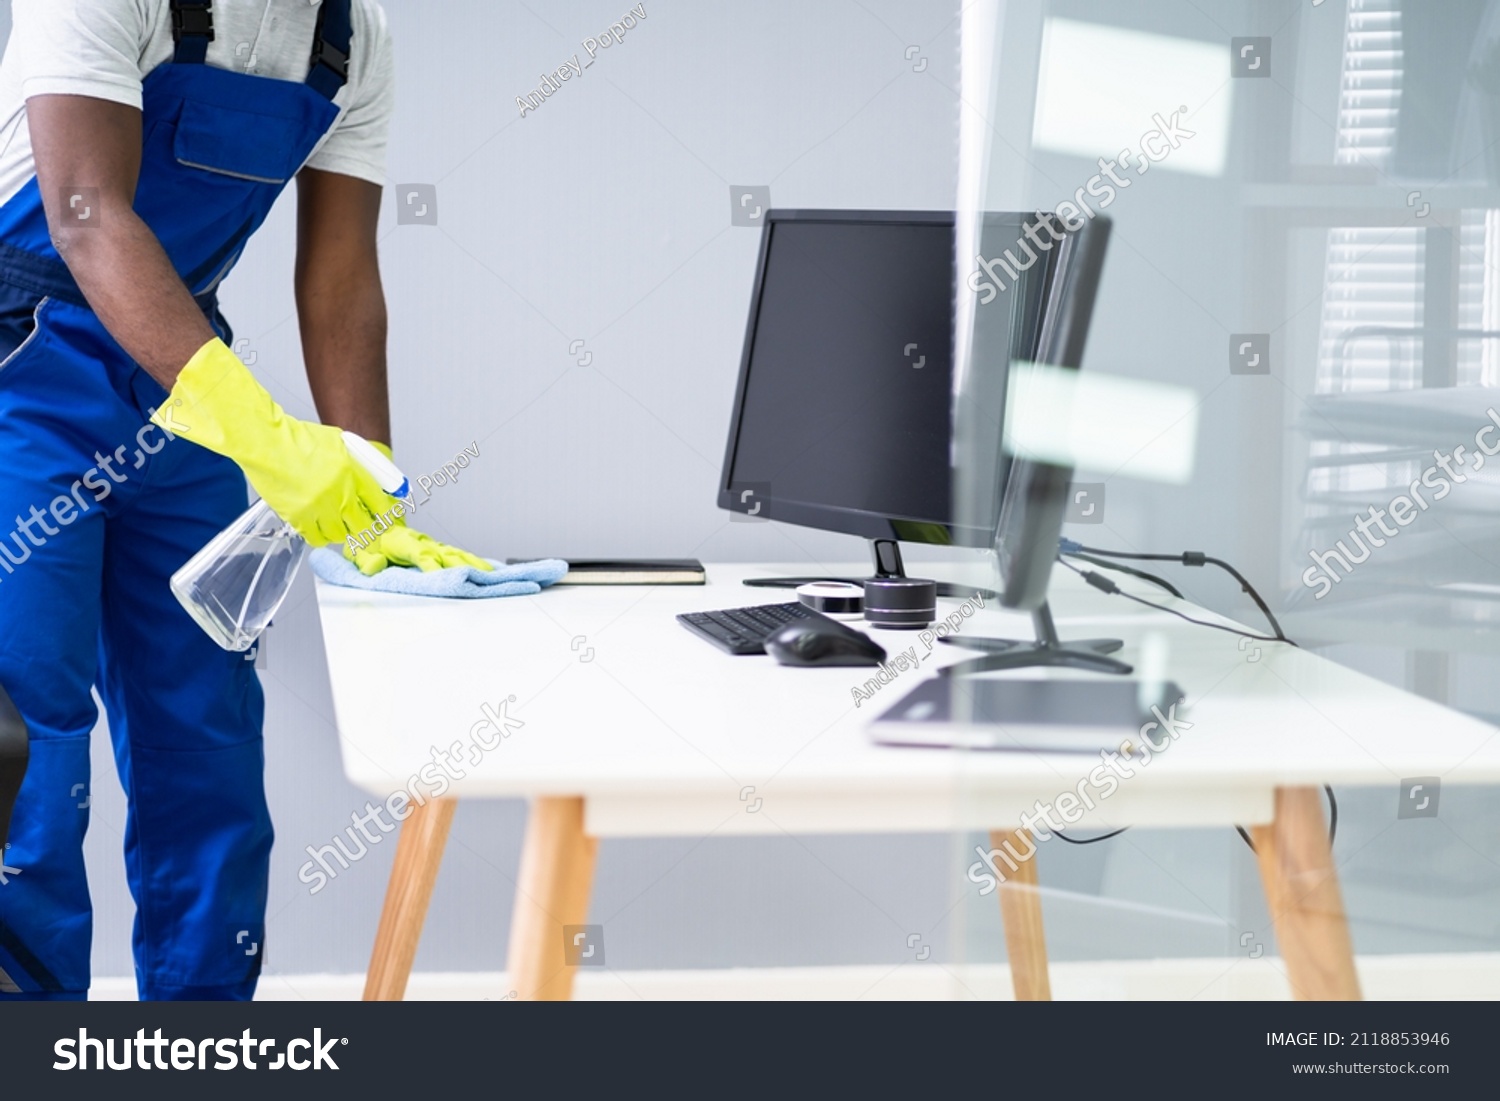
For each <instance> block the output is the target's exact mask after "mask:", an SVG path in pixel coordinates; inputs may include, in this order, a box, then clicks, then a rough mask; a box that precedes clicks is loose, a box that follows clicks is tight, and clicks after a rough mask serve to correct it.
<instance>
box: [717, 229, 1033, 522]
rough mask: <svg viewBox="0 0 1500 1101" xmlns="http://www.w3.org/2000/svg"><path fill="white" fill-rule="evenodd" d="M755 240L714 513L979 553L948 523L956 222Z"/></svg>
mask: <svg viewBox="0 0 1500 1101" xmlns="http://www.w3.org/2000/svg"><path fill="white" fill-rule="evenodd" d="M764 232H765V234H766V237H765V240H764V242H763V246H762V247H763V251H762V257H761V271H760V276H759V280H758V283H757V288H756V290H757V295H756V299H755V301H754V302H752V304H751V326H750V331H749V333H748V334H747V338H746V349H745V359H744V362H743V364H742V370H741V378H740V394H739V402H738V404H737V407H736V410H735V423H734V425H733V426H732V428H731V434H730V449H729V454H728V458H727V461H726V463H725V473H724V480H723V482H722V483H721V486H720V504H721V505H723V506H724V507H726V508H731V509H735V510H736V511H744V512H755V511H757V506H759V507H758V511H759V514H760V515H764V516H767V517H769V518H771V519H777V520H785V521H789V522H792V523H799V524H805V525H808V526H812V527H819V528H824V529H828V530H833V531H844V532H849V533H851V534H854V535H863V536H867V537H869V538H895V539H906V540H912V541H918V542H929V543H947V542H978V543H984V542H987V537H988V535H989V534H990V533H987V532H979V533H976V536H974V537H970V538H964V537H962V536H961V535H955V533H954V532H953V530H952V525H951V520H950V517H951V514H952V511H953V501H952V494H953V490H952V481H953V478H952V461H953V460H952V451H953V447H952V436H953V429H952V420H953V417H952V411H953V328H954V324H953V311H954V295H955V280H956V266H955V263H954V230H953V216H952V215H951V214H943V213H930V214H915V215H901V214H885V213H878V214H866V213H842V214H831V215H820V214H818V213H816V212H773V214H772V215H771V216H770V218H769V219H768V222H767V226H766V229H765V231H764ZM998 366H999V368H1000V369H1001V370H1002V371H1003V369H1004V367H1005V364H1000V365H998Z"/></svg>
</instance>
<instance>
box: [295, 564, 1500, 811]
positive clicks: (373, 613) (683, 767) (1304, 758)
mask: <svg viewBox="0 0 1500 1101" xmlns="http://www.w3.org/2000/svg"><path fill="white" fill-rule="evenodd" d="M806 572H809V570H808V567H806V566H796V565H792V566H785V567H777V566H747V565H736V564H710V565H709V567H708V575H709V584H708V585H706V586H657V587H631V586H619V587H605V586H566V587H557V588H553V589H549V590H547V591H545V592H543V593H541V594H540V595H539V596H536V597H519V598H517V597H512V598H503V599H496V600H476V601H449V600H437V599H422V598H411V597H401V596H390V595H385V594H377V593H366V592H361V591H355V590H348V589H338V588H335V587H332V586H330V585H327V584H325V583H323V582H321V581H320V582H319V583H318V603H319V609H320V614H321V618H322V625H323V633H324V636H325V642H326V648H327V653H328V662H329V667H330V675H331V679H332V686H333V700H334V705H335V708H336V712H337V716H338V723H339V729H340V740H341V743H342V752H343V761H344V768H345V771H346V773H347V774H348V776H349V778H350V779H351V781H353V782H354V783H355V784H357V785H358V786H360V787H362V788H364V789H366V790H367V791H371V792H374V793H378V794H385V793H389V792H394V791H397V790H400V789H402V788H405V787H408V786H409V780H410V778H412V777H413V776H415V775H418V774H419V773H420V772H421V770H422V769H423V768H424V767H430V768H431V769H432V770H433V771H430V772H429V773H428V776H429V777H432V778H435V777H436V776H438V775H440V773H439V772H437V771H436V770H438V769H440V768H443V767H444V766H441V765H439V764H435V760H436V759H437V757H438V755H439V754H442V755H445V756H446V759H447V761H448V762H449V764H448V765H447V766H446V774H447V776H448V777H451V780H450V784H445V785H444V786H445V788H446V787H448V786H450V785H451V788H452V791H453V793H455V794H457V795H459V796H471V795H472V796H494V797H498V796H534V795H547V794H552V795H586V796H587V795H600V796H615V797H620V796H626V797H630V798H642V797H650V796H652V795H655V794H660V795H661V796H663V797H667V796H676V797H682V796H684V795H695V794H701V795H708V794H710V793H712V794H713V795H714V796H715V797H722V796H723V794H724V793H725V792H729V793H730V796H729V797H730V798H731V799H732V798H734V797H735V796H734V793H735V792H737V791H738V792H740V793H742V792H743V791H744V790H745V789H746V788H747V787H751V786H755V787H756V788H757V790H761V791H763V790H766V789H767V788H768V787H770V786H774V787H775V788H776V789H777V790H779V791H783V792H798V793H801V794H802V795H804V796H810V795H828V796H833V797H837V796H840V795H854V796H871V795H874V796H879V797H882V798H887V797H888V798H892V799H897V800H899V799H900V798H901V796H902V795H903V794H906V795H917V796H920V795H925V796H926V797H931V796H932V794H933V793H935V792H947V793H952V792H953V791H955V790H959V791H966V790H971V789H972V790H974V791H985V790H998V789H1000V788H1005V789H1007V790H1014V791H1021V790H1029V789H1031V788H1035V789H1036V790H1043V789H1045V788H1047V787H1049V786H1050V787H1052V788H1056V787H1057V785H1058V782H1059V780H1060V779H1063V780H1066V779H1067V778H1069V777H1075V776H1077V775H1079V774H1080V762H1081V758H1080V755H1077V754H1057V753H1029V752H960V751H954V750H944V749H918V748H910V749H902V748H890V747H882V746H877V745H875V744H873V743H872V742H871V741H870V740H869V738H868V736H867V733H866V727H867V725H868V723H869V721H870V720H871V719H872V718H874V717H875V716H876V715H878V714H880V713H881V712H882V711H884V710H886V709H887V708H888V707H890V706H891V705H892V704H894V703H895V702H896V701H897V700H899V699H900V698H901V697H902V696H903V695H905V693H906V692H907V691H908V690H909V689H910V688H912V687H914V686H915V685H916V684H917V683H918V681H919V680H921V679H922V678H923V677H925V676H927V675H929V674H928V670H929V669H931V668H936V667H937V666H939V665H942V664H947V663H952V662H955V661H959V660H963V659H964V658H966V657H970V656H972V654H971V653H969V652H964V651H959V650H957V649H955V648H954V647H950V646H937V647H935V648H934V649H933V650H932V652H931V656H930V657H929V658H927V660H926V661H925V662H924V663H923V664H922V665H921V666H919V669H918V670H917V671H911V672H905V673H901V674H899V675H897V676H896V677H895V678H894V680H893V683H891V684H889V685H888V686H885V687H883V688H881V690H880V692H879V693H878V694H877V695H876V696H875V697H874V698H873V699H871V700H869V701H867V702H864V703H862V705H861V706H859V707H856V706H855V704H856V700H855V696H854V693H853V689H855V688H857V687H861V686H863V685H864V683H865V681H866V680H867V679H869V678H870V676H871V675H872V674H873V673H874V672H875V671H874V670H871V669H861V668H822V669H795V668H785V667H782V666H779V665H777V664H776V663H775V662H774V661H773V660H772V659H771V658H769V657H765V656H756V657H732V656H730V655H728V654H725V653H724V652H722V651H720V650H718V649H716V648H715V647H713V646H710V645H709V644H708V643H707V642H704V641H703V640H702V639H700V638H698V637H697V636H695V635H693V634H691V633H690V632H688V631H686V630H684V629H683V628H682V627H681V626H680V625H679V624H678V623H676V622H675V620H674V616H675V614H676V613H679V612H689V611H702V610H710V609H717V608H732V607H740V606H746V605H752V604H764V603H773V602H777V601H784V600H786V599H788V598H792V594H791V593H789V592H786V591H782V590H767V589H753V588H747V587H745V586H744V585H743V584H742V583H741V582H742V581H743V579H744V578H746V577H750V576H766V575H776V574H788V575H794V574H801V573H806ZM830 572H832V573H835V574H838V573H843V574H847V575H854V576H858V575H859V574H861V573H863V572H866V571H865V570H864V569H862V568H860V567H855V566H850V567H846V568H844V569H842V570H839V569H835V570H831V571H830ZM912 572H913V573H914V574H931V575H935V576H940V577H946V578H949V579H965V580H968V581H969V582H970V583H975V584H985V583H986V582H985V580H984V579H985V577H986V576H987V575H986V574H985V573H984V572H983V570H982V567H980V566H979V565H968V566H966V565H964V564H951V565H949V564H944V565H942V566H937V565H932V566H922V567H920V568H915V567H914V568H912ZM966 573H967V576H965V574H966ZM1130 589H1131V591H1135V592H1139V593H1140V594H1141V595H1148V594H1149V596H1148V598H1149V599H1153V600H1158V601H1162V602H1165V603H1167V604H1169V605H1171V606H1173V607H1176V608H1179V609H1180V610H1182V611H1185V612H1187V613H1188V614H1193V615H1196V616H1200V617H1203V618H1207V619H1210V620H1214V621H1217V622H1224V623H1227V622H1229V621H1227V620H1223V619H1221V618H1220V617H1218V616H1215V615H1213V614H1212V613H1209V612H1206V611H1204V610H1202V609H1199V608H1197V607H1196V606H1194V605H1192V604H1189V603H1187V602H1185V601H1176V600H1172V599H1171V598H1170V597H1167V596H1166V595H1165V594H1163V593H1161V592H1159V591H1158V590H1155V589H1153V588H1152V587H1150V586H1148V585H1145V584H1142V583H1137V582H1131V585H1130ZM988 603H989V606H988V607H987V608H986V609H984V610H980V611H976V612H975V614H974V615H973V616H972V617H971V618H967V619H964V620H963V625H962V632H963V633H965V634H973V635H992V636H997V637H1008V638H1029V637H1031V623H1030V619H1029V617H1027V616H1024V615H1020V614H1017V613H1014V612H1006V611H1003V610H1001V609H999V608H998V607H997V606H996V605H995V603H994V602H993V601H990V602H988ZM1051 603H1052V608H1053V613H1054V616H1055V617H1056V620H1057V625H1058V631H1059V634H1060V635H1061V636H1062V637H1063V639H1064V640H1066V639H1068V638H1070V637H1072V638H1080V637H1101V636H1111V637H1118V638H1123V639H1124V640H1125V649H1124V650H1123V651H1122V652H1121V654H1120V656H1121V657H1123V658H1124V659H1125V660H1127V661H1131V660H1135V659H1138V658H1139V656H1140V653H1141V646H1142V641H1143V639H1145V638H1146V637H1147V635H1148V634H1155V635H1158V636H1159V637H1160V639H1161V640H1162V641H1163V642H1164V643H1165V645H1166V657H1165V666H1164V672H1165V674H1166V675H1167V676H1168V677H1169V678H1170V679H1172V680H1175V681H1177V682H1178V683H1179V684H1180V685H1181V686H1182V687H1183V688H1184V689H1185V690H1186V693H1187V705H1186V708H1185V709H1184V710H1183V711H1182V712H1181V713H1182V714H1183V715H1185V717H1186V718H1187V719H1188V720H1189V721H1190V722H1191V723H1192V726H1191V728H1190V729H1188V730H1185V731H1184V732H1183V734H1182V736H1181V737H1180V738H1179V740H1178V741H1177V743H1176V744H1174V745H1173V747H1172V749H1171V751H1170V752H1169V753H1166V754H1163V755H1162V756H1161V757H1159V758H1157V759H1156V761H1155V763H1153V765H1152V767H1151V768H1150V769H1149V772H1143V773H1142V774H1141V776H1140V778H1139V779H1138V780H1134V781H1132V784H1133V785H1137V786H1140V787H1143V788H1149V789H1155V790H1157V791H1159V792H1160V793H1162V794H1170V793H1171V792H1172V791H1174V790H1175V791H1178V792H1184V791H1185V790H1190V789H1192V788H1194V787H1195V786H1200V787H1205V788H1213V789H1217V790H1229V789H1239V788H1247V789H1248V788H1268V787H1271V786H1275V785H1278V784H1293V783H1303V784H1306V783H1345V784H1368V785H1377V786H1384V785H1386V784H1390V785H1391V787H1392V789H1393V798H1394V789H1395V787H1396V785H1397V784H1398V783H1399V782H1401V781H1402V780H1403V779H1404V778H1408V777H1427V776H1440V777H1442V778H1443V779H1444V780H1445V781H1448V782H1459V783H1495V782H1500V737H1497V734H1500V731H1497V729H1496V728H1495V727H1493V726H1490V725H1488V724H1486V723H1484V722H1481V721H1479V720H1477V719H1474V718H1470V717H1467V716H1464V715H1461V714H1458V713H1457V712H1454V711H1451V710H1449V709H1447V708H1445V707H1442V706H1440V705H1438V704H1435V703H1432V702H1430V701H1428V700H1424V699H1421V698H1419V697H1417V696H1414V695H1412V694H1410V693H1408V692H1405V691H1402V690H1399V689H1396V688H1392V687H1390V686H1388V685H1385V684H1383V683H1381V682H1379V681H1376V680H1374V679H1372V678H1370V677H1367V676H1364V675H1363V674H1360V673H1356V672H1353V671H1351V670H1349V669H1346V668H1344V667H1342V666H1339V665H1337V664H1335V663H1333V662H1331V661H1328V660H1326V659H1324V658H1322V657H1319V656H1317V655H1316V654H1313V653H1310V652H1307V651H1303V650H1298V649H1295V648H1292V647H1289V646H1285V645H1282V644H1277V643H1264V642H1249V641H1244V640H1241V639H1239V638H1237V637H1236V636H1234V635H1231V634H1228V633H1226V632H1222V631H1215V630H1211V629H1209V628H1206V627H1200V626H1194V625H1192V624H1189V623H1186V622H1183V621H1182V620H1180V619H1178V618H1176V617H1174V616H1171V615H1168V614H1166V613H1162V612H1157V611H1153V610H1151V609H1148V608H1145V607H1142V606H1140V605H1138V604H1135V603H1133V602H1130V601H1127V600H1125V599H1123V598H1120V597H1108V596H1105V595H1104V594H1102V593H1099V592H1097V591H1095V590H1093V589H1090V588H1088V587H1087V586H1085V585H1084V584H1083V583H1082V582H1081V581H1080V580H1079V579H1078V578H1077V577H1076V576H1075V575H1073V574H1071V573H1070V572H1068V571H1066V570H1062V569H1058V570H1057V571H1056V573H1055V575H1054V579H1053V591H1052V601H1051ZM959 604H960V602H959V601H957V600H942V601H939V616H940V617H941V616H945V615H947V614H948V613H949V612H950V611H952V610H954V609H956V608H957V607H958V606H959ZM855 625H856V626H859V627H861V628H862V629H863V628H865V627H866V626H867V625H865V624H863V623H856V624H855ZM871 633H872V634H873V635H874V636H875V637H876V638H878V639H879V640H880V641H881V642H882V643H883V644H884V645H885V647H886V649H887V650H888V651H890V652H891V653H892V654H893V655H894V654H895V653H897V652H899V651H903V650H906V649H907V648H908V647H913V646H914V647H916V648H917V656H918V657H921V656H922V655H923V654H924V653H925V652H926V647H925V646H923V644H922V643H921V641H920V640H919V638H918V637H917V635H916V634H915V633H914V632H910V631H878V630H872V631H871ZM997 675H1002V676H1029V677H1036V676H1046V677H1055V678H1062V679H1076V678H1079V677H1089V676H1097V674H1088V673H1081V672H1075V671H1070V670H1046V671H1042V670H1026V671H1023V672H1020V673H1007V674H997ZM486 706H488V708H489V711H488V712H487V711H486V710H485V708H486ZM495 720H499V721H498V723H496V721H495ZM487 723H488V725H486V724H487ZM502 727H503V728H504V729H503V736H501V735H500V734H497V733H496V731H497V730H499V729H500V728H502ZM454 743H458V744H457V745H456V746H455V744H454ZM1089 763H1097V758H1095V760H1094V761H1093V762H1089ZM1087 767H1088V766H1087V764H1085V765H1083V766H1082V769H1083V771H1086V770H1087ZM423 783H424V786H426V787H427V788H428V790H429V791H432V793H433V794H435V795H440V794H443V792H442V791H437V790H433V787H432V779H428V780H425V781H423Z"/></svg>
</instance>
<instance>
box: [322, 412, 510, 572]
mask: <svg viewBox="0 0 1500 1101" xmlns="http://www.w3.org/2000/svg"><path fill="white" fill-rule="evenodd" d="M370 442H371V443H372V444H374V446H375V447H377V448H379V449H380V452H381V454H383V455H384V456H385V457H386V458H387V459H389V458H391V457H392V456H391V449H390V448H389V447H387V446H386V445H385V444H383V443H379V442H378V441H375V440H371V441H370ZM394 519H395V523H394V524H392V525H391V526H390V527H388V528H386V530H385V531H383V532H382V533H381V534H379V535H377V536H375V538H374V539H373V540H371V541H369V542H367V543H366V544H365V545H364V547H363V549H361V550H355V549H353V548H352V547H351V546H349V545H348V544H347V543H346V544H345V545H344V557H345V558H347V559H348V560H349V561H351V562H353V563H354V564H355V566H357V567H358V568H359V572H360V573H362V574H364V575H365V576H366V577H374V576H375V575H376V574H377V573H379V572H380V571H381V570H383V569H385V568H386V567H387V566H416V567H417V568H418V569H419V570H421V571H422V572H423V573H431V572H432V571H433V570H446V569H449V568H451V567H453V566H473V567H474V568H475V569H477V570H484V571H485V572H488V571H490V570H493V569H494V568H495V567H494V566H491V565H490V564H489V563H488V562H486V561H485V560H484V559H483V558H480V557H478V556H476V555H473V554H470V553H469V552H468V551H465V550H459V548H457V547H452V546H449V545H448V544H447V543H439V542H438V541H437V540H436V539H434V538H432V536H430V535H423V534H422V533H421V532H420V531H414V530H413V529H411V528H409V527H407V525H406V517H405V516H398V517H395V518H394Z"/></svg>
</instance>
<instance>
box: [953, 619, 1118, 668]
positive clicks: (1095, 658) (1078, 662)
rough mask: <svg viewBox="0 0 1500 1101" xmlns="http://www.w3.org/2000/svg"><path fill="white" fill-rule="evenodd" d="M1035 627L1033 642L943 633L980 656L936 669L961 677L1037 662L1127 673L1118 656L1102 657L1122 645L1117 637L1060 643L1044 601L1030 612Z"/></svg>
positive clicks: (954, 642) (1036, 663) (1030, 666)
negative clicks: (980, 655) (982, 654)
mask: <svg viewBox="0 0 1500 1101" xmlns="http://www.w3.org/2000/svg"><path fill="white" fill-rule="evenodd" d="M1031 622H1032V623H1033V624H1035V626H1036V638H1037V640H1036V641H1035V642H1018V641H1016V640H1014V639H1005V638H965V637H964V636H962V635H947V636H945V637H944V638H943V640H942V641H943V642H947V643H951V644H952V645H954V646H959V647H962V648H964V649H966V650H982V651H984V656H983V657H977V658H974V659H972V660H970V661H962V662H959V663H958V664H957V665H949V666H946V667H945V668H943V669H941V670H939V672H940V673H941V674H942V675H943V676H945V677H962V676H967V675H969V674H971V673H992V672H994V671H996V670H998V669H1029V668H1032V667H1034V666H1039V665H1065V666H1069V667H1070V668H1073V669H1088V670H1090V671H1091V672H1094V673H1129V672H1131V667H1130V666H1129V665H1127V664H1126V663H1125V662H1123V661H1120V660H1119V659H1118V658H1111V657H1105V655H1106V654H1112V653H1114V652H1115V651H1116V650H1118V649H1120V647H1122V646H1123V645H1125V644H1124V643H1123V642H1121V641H1120V640H1119V639H1117V638H1087V639H1078V640H1076V641H1071V642H1061V641H1059V640H1058V637H1057V628H1056V626H1054V625H1053V623H1052V610H1051V609H1050V608H1049V607H1048V606H1047V604H1046V602H1045V601H1044V602H1043V603H1042V606H1041V607H1040V608H1038V609H1036V611H1034V612H1032V613H1031Z"/></svg>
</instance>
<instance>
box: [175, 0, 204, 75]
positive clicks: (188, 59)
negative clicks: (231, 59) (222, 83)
mask: <svg viewBox="0 0 1500 1101" xmlns="http://www.w3.org/2000/svg"><path fill="white" fill-rule="evenodd" d="M213 40H214V13H213V0H172V41H173V43H175V45H176V52H175V53H174V55H173V57H172V60H173V61H175V62H176V63H177V64H179V65H202V64H203V62H204V61H205V60H206V59H207V58H208V44H209V43H210V42H212V41H213Z"/></svg>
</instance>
